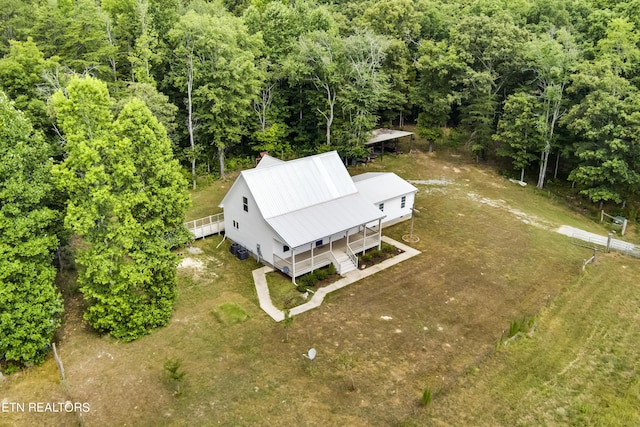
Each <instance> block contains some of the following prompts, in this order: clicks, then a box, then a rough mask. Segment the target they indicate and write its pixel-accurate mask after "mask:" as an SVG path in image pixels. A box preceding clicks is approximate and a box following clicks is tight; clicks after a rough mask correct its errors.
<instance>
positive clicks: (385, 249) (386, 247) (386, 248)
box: [382, 243, 396, 254]
mask: <svg viewBox="0 0 640 427" xmlns="http://www.w3.org/2000/svg"><path fill="white" fill-rule="evenodd" d="M395 251H396V247H395V246H393V245H390V244H388V243H382V253H383V254H392V253H394V252H395Z"/></svg>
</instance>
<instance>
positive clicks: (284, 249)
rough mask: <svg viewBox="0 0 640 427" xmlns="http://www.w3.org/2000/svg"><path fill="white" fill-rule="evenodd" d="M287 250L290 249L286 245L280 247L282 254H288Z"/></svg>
mask: <svg viewBox="0 0 640 427" xmlns="http://www.w3.org/2000/svg"><path fill="white" fill-rule="evenodd" d="M289 249H291V248H290V247H289V246H287V245H283V246H282V252H289Z"/></svg>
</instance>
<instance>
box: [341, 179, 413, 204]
mask: <svg viewBox="0 0 640 427" xmlns="http://www.w3.org/2000/svg"><path fill="white" fill-rule="evenodd" d="M353 181H354V183H355V185H356V188H357V189H358V192H360V194H362V195H363V196H364V197H365V198H366V199H367V200H369V201H370V202H371V203H379V202H383V201H385V200H390V199H393V198H394V197H400V196H402V195H405V194H409V193H415V192H417V191H418V189H417V188H416V187H414V186H413V185H411V184H409V183H408V182H407V181H405V180H404V179H402V178H400V177H399V176H398V175H396V174H395V173H393V172H366V173H363V174H360V175H356V176H354V177H353Z"/></svg>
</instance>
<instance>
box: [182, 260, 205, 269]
mask: <svg viewBox="0 0 640 427" xmlns="http://www.w3.org/2000/svg"><path fill="white" fill-rule="evenodd" d="M178 268H192V269H194V270H204V262H203V261H202V260H199V259H196V258H183V259H182V261H180V264H178Z"/></svg>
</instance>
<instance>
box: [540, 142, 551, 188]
mask: <svg viewBox="0 0 640 427" xmlns="http://www.w3.org/2000/svg"><path fill="white" fill-rule="evenodd" d="M550 148H551V147H550V144H549V143H547V146H546V147H545V148H544V151H543V152H542V156H541V157H540V173H539V174H538V185H537V187H538V188H539V189H541V190H542V188H544V179H545V176H546V175H547V164H548V163H549V149H550Z"/></svg>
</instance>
